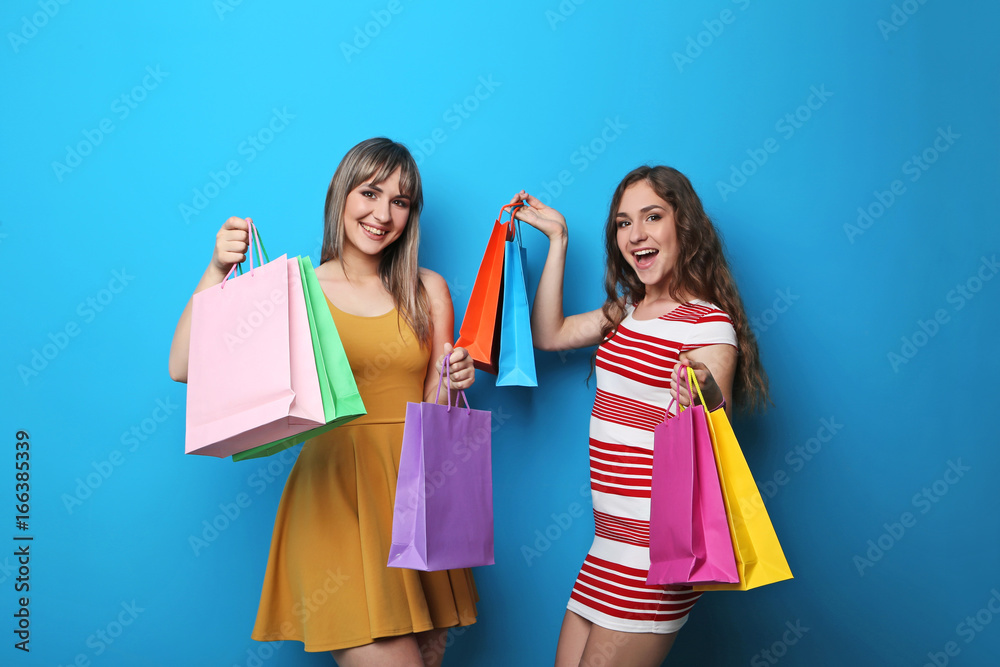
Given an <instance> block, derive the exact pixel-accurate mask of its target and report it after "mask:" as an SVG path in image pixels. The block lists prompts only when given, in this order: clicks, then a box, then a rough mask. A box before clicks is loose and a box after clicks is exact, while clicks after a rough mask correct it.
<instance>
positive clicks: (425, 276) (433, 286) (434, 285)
mask: <svg viewBox="0 0 1000 667" xmlns="http://www.w3.org/2000/svg"><path fill="white" fill-rule="evenodd" d="M420 281H421V282H422V283H423V284H424V289H426V290H427V292H428V294H431V295H434V294H444V295H447V294H449V291H448V283H447V281H445V279H444V278H443V277H442V276H441V274H440V273H436V272H434V271H431V270H430V269H425V268H423V267H421V269H420Z"/></svg>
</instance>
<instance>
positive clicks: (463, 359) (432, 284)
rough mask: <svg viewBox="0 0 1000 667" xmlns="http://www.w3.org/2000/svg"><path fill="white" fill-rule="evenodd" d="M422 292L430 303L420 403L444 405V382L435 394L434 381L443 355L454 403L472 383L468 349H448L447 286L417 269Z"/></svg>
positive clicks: (451, 322) (450, 310) (451, 321)
mask: <svg viewBox="0 0 1000 667" xmlns="http://www.w3.org/2000/svg"><path fill="white" fill-rule="evenodd" d="M420 275H421V278H422V280H423V283H424V289H426V290H427V299H428V301H429V302H430V309H431V324H432V326H433V331H432V334H431V358H430V361H429V362H428V364H427V374H426V376H425V378H424V401H426V402H428V403H445V402H447V399H448V396H447V393H448V392H447V387H448V379H447V378H445V380H444V382H442V383H441V392H440V394H438V393H437V392H438V379H439V378H440V377H441V368H442V366H443V364H444V357H445V355H446V354H447V355H450V357H449V369H450V372H449V375H450V376H451V390H452V399H453V400H457V398H458V392H459V391H460V390H463V389H468V388H469V387H471V386H472V384H473V383H474V382H475V381H476V370H475V368H474V367H473V365H472V357H470V356H469V352H468V350H466V349H465V348H462V347H456V348H452V344H453V342H454V341H453V333H454V331H455V308H454V306H453V305H452V302H451V293H450V292H449V291H448V283H446V282H445V280H444V278H442V277H441V276H440V275H438V274H437V273H434V272H433V271H428V270H426V269H421V271H420Z"/></svg>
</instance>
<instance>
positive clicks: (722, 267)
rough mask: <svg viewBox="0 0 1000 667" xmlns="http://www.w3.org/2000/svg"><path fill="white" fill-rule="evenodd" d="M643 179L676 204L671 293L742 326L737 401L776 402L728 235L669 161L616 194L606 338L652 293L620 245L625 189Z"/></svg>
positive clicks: (608, 239)
mask: <svg viewBox="0 0 1000 667" xmlns="http://www.w3.org/2000/svg"><path fill="white" fill-rule="evenodd" d="M639 181H646V182H647V183H648V184H649V185H650V187H651V188H653V191H655V192H656V194H657V195H658V196H659V197H660V198H661V199H663V200H664V201H666V202H668V203H669V204H670V205H671V206H672V207H673V209H674V224H675V226H676V229H677V244H678V250H679V252H678V256H677V265H676V266H675V267H674V269H673V270H672V271H671V272H670V275H669V278H668V283H667V289H668V292H669V294H670V297H671V298H672V299H674V300H675V301H679V302H683V301H684V300H685V298H688V297H694V298H697V299H701V300H703V301H708V302H709V303H712V304H715V305H716V306H718V307H719V308H721V309H722V310H723V311H724V312H725V313H726V314H727V315H729V318H730V319H731V320H732V323H733V327H734V328H735V329H736V341H737V347H738V349H739V358H738V359H737V362H736V377H735V379H734V382H733V402H734V403H736V404H737V405H738V406H741V407H743V408H745V409H746V410H747V411H748V412H753V411H756V410H761V409H763V408H764V407H766V405H767V403H768V402H770V396H769V393H768V381H767V374H766V373H765V372H764V367H763V366H762V365H761V362H760V353H759V351H758V349H757V338H756V337H755V336H754V334H753V331H752V330H751V329H750V322H749V320H748V319H747V315H746V311H744V309H743V299H741V298H740V292H739V290H738V289H737V288H736V282H735V281H734V280H733V276H732V273H731V272H730V270H729V264H728V263H727V262H726V256H725V252H724V250H723V244H722V239H721V238H720V237H719V234H718V232H717V231H716V230H715V226H714V225H713V224H712V221H711V220H710V219H709V217H708V215H707V214H706V213H705V209H704V207H703V206H702V204H701V199H699V198H698V195H697V194H696V193H695V191H694V188H693V187H692V186H691V182H690V181H689V180H688V179H687V177H686V176H685V175H684V174H682V173H681V172H679V171H677V170H676V169H673V168H671V167H664V166H657V167H649V166H642V167H639V168H637V169H633V170H632V171H631V172H629V174H628V175H627V176H625V178H624V179H622V182H621V183H619V184H618V188H617V189H616V190H615V194H614V196H613V197H612V198H611V210H610V212H609V213H608V221H607V225H606V226H605V235H604V237H605V238H604V245H605V250H606V252H607V266H606V269H605V273H604V290H605V292H606V293H607V299H606V300H605V302H604V306H603V307H602V311H603V312H604V317H605V319H606V320H607V322H606V323H605V326H604V330H603V332H602V333H603V337H604V338H607V337H608V336H610V335H611V334H612V332H614V331H615V330H616V329H617V328H618V325H619V324H621V322H622V320H623V319H625V314H626V304H627V303H633V304H638V303H639V302H640V301H642V299H643V298H644V297H645V296H646V286H645V285H643V284H642V282H641V281H640V280H639V277H638V276H637V275H636V273H635V271H634V270H633V269H632V267H631V266H630V265H629V263H628V262H627V261H626V260H625V257H624V256H623V255H622V252H621V250H620V249H619V248H618V221H617V216H618V207H619V206H620V205H621V200H622V195H624V193H625V190H626V189H627V188H628V187H629V186H630V185H633V184H634V183H638V182H639Z"/></svg>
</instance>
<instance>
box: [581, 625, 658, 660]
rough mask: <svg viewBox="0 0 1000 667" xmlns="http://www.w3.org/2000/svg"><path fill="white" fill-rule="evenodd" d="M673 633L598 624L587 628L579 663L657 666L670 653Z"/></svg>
mask: <svg viewBox="0 0 1000 667" xmlns="http://www.w3.org/2000/svg"><path fill="white" fill-rule="evenodd" d="M676 638H677V633H676V632H674V633H671V634H669V635H656V634H653V633H651V632H618V631H616V630H608V629H607V628H602V627H601V626H599V625H594V626H593V627H592V628H591V629H590V635H589V636H588V637H587V645H586V647H585V648H584V650H583V657H582V658H581V659H580V663H579V665H580V667H611V666H612V665H628V667H659V665H660V663H662V662H663V660H664V659H665V658H666V657H667V654H668V653H670V648H671V647H672V646H673V645H674V640H675V639H676Z"/></svg>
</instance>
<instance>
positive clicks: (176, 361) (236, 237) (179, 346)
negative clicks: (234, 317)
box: [168, 217, 249, 382]
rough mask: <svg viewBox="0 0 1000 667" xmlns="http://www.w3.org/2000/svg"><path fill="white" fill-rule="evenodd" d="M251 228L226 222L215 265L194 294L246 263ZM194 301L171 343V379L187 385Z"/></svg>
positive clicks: (217, 244)
mask: <svg viewBox="0 0 1000 667" xmlns="http://www.w3.org/2000/svg"><path fill="white" fill-rule="evenodd" d="M248 230H249V225H248V224H247V221H246V220H244V219H243V218H237V217H232V218H229V219H228V220H226V222H225V224H223V225H222V229H220V230H219V233H218V234H216V236H215V252H214V253H213V254H212V261H211V262H210V263H209V265H208V268H207V269H205V273H204V274H203V275H202V277H201V280H200V281H199V282H198V286H197V287H195V289H194V293H195V294H197V293H198V292H200V291H202V290H205V289H208V288H209V287H212V286H213V285H218V284H219V283H221V282H222V281H223V279H225V277H226V274H228V273H229V269H230V268H232V266H233V264H238V263H240V262H242V261H243V260H244V259H246V251H247V247H248V243H247V241H248V240H249V231H248ZM193 298H194V297H193V296H192V297H191V299H188V302H187V305H186V306H184V312H182V313H181V318H180V320H178V321H177V328H176V329H175V330H174V339H173V341H171V343H170V361H169V364H168V365H169V368H170V378H171V379H172V380H175V381H177V382H187V373H188V352H189V350H190V344H191V301H192V299H193Z"/></svg>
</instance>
